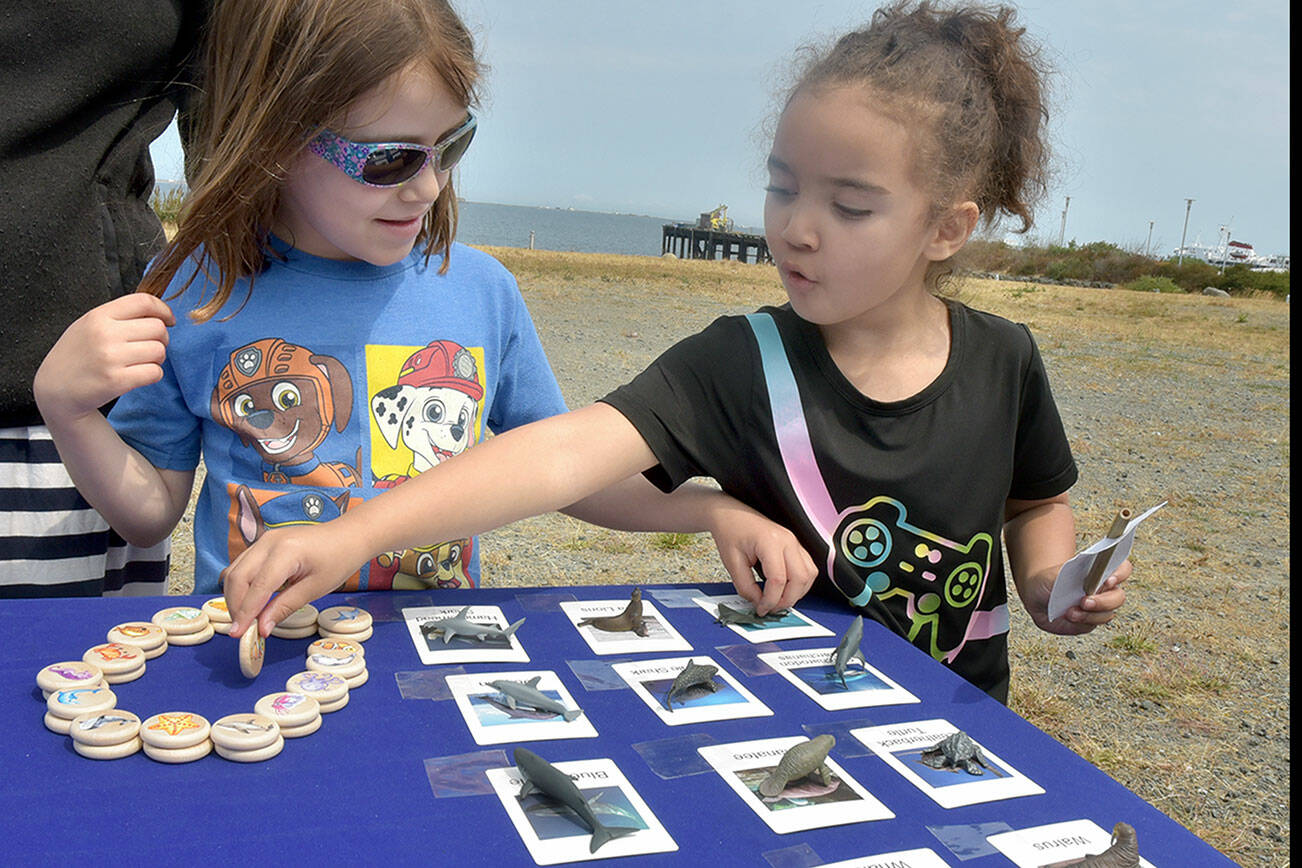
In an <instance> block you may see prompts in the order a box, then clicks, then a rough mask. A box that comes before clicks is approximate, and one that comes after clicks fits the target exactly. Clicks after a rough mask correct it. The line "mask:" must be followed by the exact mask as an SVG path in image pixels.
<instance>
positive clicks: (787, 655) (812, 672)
mask: <svg viewBox="0 0 1302 868" xmlns="http://www.w3.org/2000/svg"><path fill="white" fill-rule="evenodd" d="M834 651H836V649H835V648H806V649H802V650H800V651H768V652H763V653H760V654H757V655H756V656H757V657H759V659H760V660H762V661H763V662H765V663H767V664H768V665H769V667H770V668H772V669H773V670H775V671H776V672H777V673H778V674H779V675H781V676H782V677H783V678H785V679H786V680H787V681H790V682H791V683H792V684H794V685H795V686H796V689H797V690H799V691H800V692H801V693H803V694H805V695H806V696H808V697H809V698H810V699H812V700H814V701H815V702H817V703H818V704H819V705H821V706H822V707H823V708H826V709H827V710H828V711H840V710H841V709H845V708H870V707H872V706H877V705H903V704H905V703H909V702H917V701H918V697H916V696H914V695H913V694H912V693H910V692H909V691H907V690H905V689H904V688H903V687H901V686H900V685H899V684H898V683H896V682H895V681H893V680H892V679H890V678H889V677H887V676H886V675H885V674H883V673H882V672H881V670H879V669H877V668H876V667H874V666H862V665H860V663H859V661H857V660H856V661H853V662H852V663H850V664H849V665H848V666H846V668H845V685H844V686H842V684H841V679H840V678H838V677H837V675H836V668H835V667H834V666H833V665H832V653H833V652H834Z"/></svg>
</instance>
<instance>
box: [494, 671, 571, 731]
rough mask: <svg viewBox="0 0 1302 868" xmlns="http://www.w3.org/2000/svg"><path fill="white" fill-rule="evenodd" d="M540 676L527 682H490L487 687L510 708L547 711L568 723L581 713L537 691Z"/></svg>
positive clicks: (504, 680)
mask: <svg viewBox="0 0 1302 868" xmlns="http://www.w3.org/2000/svg"><path fill="white" fill-rule="evenodd" d="M540 677H541V676H537V675H535V676H534V677H533V678H530V679H529V680H528V681H511V680H509V679H503V680H501V681H490V682H488V686H489V687H491V688H493V689H494V690H496V691H498V692H500V693H501V694H502V695H503V696H505V697H506V704H507V706H508V707H510V708H517V707H519V706H521V705H524V706H526V707H528V708H536V709H538V710H539V711H549V712H551V713H552V714H559V715H560V716H561V717H563V718H565V722H566V723H569V722H570V721H571V720H574V719H575V718H576V717H578V716H579V715H580V714H582V713H583V709H581V708H566V707H565V705H564V703H561V702H559V701H557V700H555V699H552V698H551V697H550V696H548V695H547V694H545V693H543V692H542V691H541V690H539V689H538V680H539V678H540Z"/></svg>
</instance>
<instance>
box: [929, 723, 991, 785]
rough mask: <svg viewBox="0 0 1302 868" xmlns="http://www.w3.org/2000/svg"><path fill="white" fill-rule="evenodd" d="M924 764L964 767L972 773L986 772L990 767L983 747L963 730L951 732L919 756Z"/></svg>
mask: <svg viewBox="0 0 1302 868" xmlns="http://www.w3.org/2000/svg"><path fill="white" fill-rule="evenodd" d="M919 760H921V762H922V764H923V765H925V766H930V767H931V768H933V769H955V770H957V769H962V770H963V771H965V772H967V773H968V774H970V775H981V774H985V772H984V771H982V770H983V769H988V768H990V766H988V765H986V759H985V757H984V756H983V755H982V754H981V748H979V747H977V745H976V742H974V741H973V740H972V739H971V738H969V737H968V734H967V733H965V732H963V731H962V730H958V731H956V732H951V733H950V734H949V735H947V736H945V737H944V738H943V739H941V740H940V741H938V742H936V744H935V745H933V746H932V747H930V748H927V749H926V750H924V751H923V752H922V756H920V757H919Z"/></svg>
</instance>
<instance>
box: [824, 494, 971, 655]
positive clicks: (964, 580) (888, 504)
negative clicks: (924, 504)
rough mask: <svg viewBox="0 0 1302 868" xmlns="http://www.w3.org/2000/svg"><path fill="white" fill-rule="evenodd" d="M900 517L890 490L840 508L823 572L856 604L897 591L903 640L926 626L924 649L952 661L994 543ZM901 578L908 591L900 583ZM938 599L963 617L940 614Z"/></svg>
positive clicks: (912, 637) (894, 594) (903, 513)
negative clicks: (948, 534) (850, 582)
mask: <svg viewBox="0 0 1302 868" xmlns="http://www.w3.org/2000/svg"><path fill="white" fill-rule="evenodd" d="M906 516H907V511H906V510H905V508H904V504H902V503H900V502H899V501H898V500H895V499H894V498H890V497H874V498H873V499H872V500H870V501H868V502H867V503H865V504H864V505H862V506H859V507H852V508H850V509H847V510H846V511H844V512H843V513H842V514H841V521H840V523H839V524H838V525H837V529H836V532H835V533H834V534H833V535H832V546H831V550H830V552H829V554H828V563H827V572H828V575H829V576H832V577H834V581H836V583H837V586H838V587H840V588H841V590H842V592H843V593H845V594H846V596H848V597H850V599H851V601H852V602H854V603H855V604H857V605H864V604H865V603H867V602H868V601H869V600H871V599H872V598H873V597H876V598H877V599H879V600H889V599H892V598H895V597H903V598H904V600H905V612H906V614H907V616H908V619H909V622H910V626H909V635H908V639H909V641H910V642H915V640H916V639H917V637H918V636H919V635H922V634H924V633H925V632H930V637H929V641H928V646H929V651H930V653H931V656H932V657H933V658H935V659H936V660H952V659H953V658H954V657H955V656H956V655H957V654H958V652H959V650H960V649H961V648H962V647H963V643H964V640H965V639H966V637H967V632H968V623H969V622H970V620H971V617H970V616H971V614H972V613H975V612H976V611H977V607H978V604H979V603H980V602H981V598H982V596H983V595H984V594H985V589H986V580H987V578H988V577H989V573H990V556H991V553H992V551H993V548H994V542H993V540H992V539H991V538H990V535H989V534H987V533H979V534H976V535H975V536H973V537H972V538H971V539H970V540H968V542H967V543H966V544H959V543H956V542H953V541H952V540H948V539H945V538H944V537H941V536H938V535H936V534H934V533H930V532H928V531H925V530H923V529H922V528H919V527H915V526H914V525H911V524H909V523H908V521H906ZM851 576H853V577H855V578H857V579H858V581H859V582H861V583H862V590H860V589H858V588H854V589H853V590H854V591H855V593H851V592H850V591H851V590H852V589H847V588H846V587H844V584H843V583H844V582H845V580H846V579H847V578H849V577H851ZM904 584H908V585H909V586H911V587H912V588H913V590H909V589H906V588H905V587H901V585H904ZM942 604H943V605H946V606H948V607H949V608H950V609H959V610H967V613H968V615H969V617H968V619H966V620H964V621H961V622H956V621H954V620H953V619H952V618H951V619H942V618H941V611H940V610H941V606H942ZM915 644H916V643H915ZM924 647H926V646H924Z"/></svg>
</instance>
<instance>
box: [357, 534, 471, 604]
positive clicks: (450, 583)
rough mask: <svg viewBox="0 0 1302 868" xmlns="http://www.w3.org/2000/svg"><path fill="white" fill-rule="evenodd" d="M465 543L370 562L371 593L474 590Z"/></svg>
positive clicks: (390, 554) (422, 548)
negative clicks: (377, 591) (435, 589)
mask: <svg viewBox="0 0 1302 868" xmlns="http://www.w3.org/2000/svg"><path fill="white" fill-rule="evenodd" d="M469 567H470V543H469V541H468V540H459V541H456V542H445V543H439V544H437V545H432V546H416V547H414V548H410V549H407V550H405V551H401V552H386V553H385V554H382V555H380V556H379V557H377V558H375V559H374V560H373V561H371V572H370V584H369V585H368V586H367V587H368V588H369V589H371V590H382V589H389V588H391V589H393V590H395V591H405V590H424V589H426V588H440V589H448V588H470V587H474V582H472V581H471V579H470V575H469V573H468V572H467V570H468V569H469Z"/></svg>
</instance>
